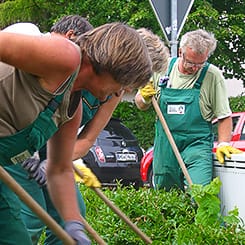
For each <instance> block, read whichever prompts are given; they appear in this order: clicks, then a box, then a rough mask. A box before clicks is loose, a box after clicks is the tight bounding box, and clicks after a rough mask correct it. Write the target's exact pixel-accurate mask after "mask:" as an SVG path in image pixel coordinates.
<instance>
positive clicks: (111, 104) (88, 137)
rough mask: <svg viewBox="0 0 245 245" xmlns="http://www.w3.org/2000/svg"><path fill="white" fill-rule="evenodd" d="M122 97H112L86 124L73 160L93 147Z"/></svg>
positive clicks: (75, 148) (79, 137)
mask: <svg viewBox="0 0 245 245" xmlns="http://www.w3.org/2000/svg"><path fill="white" fill-rule="evenodd" d="M120 100H121V97H115V96H114V97H112V98H111V99H110V100H109V101H108V102H106V103H105V104H103V105H102V106H100V108H99V110H98V111H97V112H96V114H95V116H94V118H93V119H92V120H91V121H90V122H89V123H87V124H86V126H85V127H84V129H83V130H82V132H81V133H80V135H79V136H78V139H77V141H76V143H75V147H74V152H73V160H76V159H78V158H81V157H83V156H85V155H86V154H87V153H88V151H89V149H90V148H91V147H92V145H93V143H94V142H95V140H96V138H97V137H98V135H99V134H100V132H101V130H103V128H104V127H105V126H106V124H107V123H108V121H109V120H110V118H111V116H112V113H113V111H114V109H115V108H116V107H117V105H118V103H119V102H120Z"/></svg>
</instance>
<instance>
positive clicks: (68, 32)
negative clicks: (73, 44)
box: [65, 30, 74, 39]
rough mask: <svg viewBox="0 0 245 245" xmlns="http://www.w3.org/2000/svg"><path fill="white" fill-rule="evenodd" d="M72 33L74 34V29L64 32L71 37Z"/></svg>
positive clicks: (67, 36)
mask: <svg viewBox="0 0 245 245" xmlns="http://www.w3.org/2000/svg"><path fill="white" fill-rule="evenodd" d="M73 35H74V30H69V31H67V32H66V34H65V37H66V38H68V39H71V37H72V36H73Z"/></svg>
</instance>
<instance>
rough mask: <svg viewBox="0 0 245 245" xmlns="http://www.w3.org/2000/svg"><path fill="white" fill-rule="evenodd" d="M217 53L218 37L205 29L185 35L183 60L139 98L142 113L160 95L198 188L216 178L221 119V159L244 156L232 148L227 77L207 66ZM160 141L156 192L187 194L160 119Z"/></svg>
mask: <svg viewBox="0 0 245 245" xmlns="http://www.w3.org/2000/svg"><path fill="white" fill-rule="evenodd" d="M215 48H216V39H215V38H214V36H213V35H212V34H210V33H208V32H206V31H204V30H200V29H199V30H196V31H192V32H188V33H186V34H185V35H183V36H182V38H181V41H180V48H179V58H172V59H170V61H169V66H168V70H167V73H166V75H165V76H162V75H160V76H158V77H157V79H156V80H154V85H153V86H152V85H151V84H148V85H147V86H146V87H145V88H143V89H140V90H139V92H138V94H137V96H136V103H137V105H138V107H139V108H141V109H145V108H147V107H149V104H150V103H147V101H148V102H150V101H151V97H152V96H153V95H155V94H156V90H159V97H158V102H159V106H160V108H161V112H162V114H163V116H164V118H165V120H166V122H167V124H168V127H169V129H170V132H171V134H172V136H173V138H174V140H175V143H176V145H177V147H178V150H179V152H180V154H181V156H182V158H183V161H184V163H185V165H186V167H187V170H188V173H189V175H190V177H191V180H192V182H193V183H195V184H202V185H206V184H208V183H210V181H211V179H212V174H213V173H212V169H213V164H212V147H213V136H212V124H211V121H212V120H213V119H214V118H216V117H217V118H218V119H219V129H218V133H219V134H218V137H219V139H218V140H219V147H218V150H217V152H218V156H219V158H218V159H219V160H220V161H221V162H223V161H224V155H225V154H226V153H228V156H229V154H231V153H240V152H241V151H239V150H237V149H235V148H233V147H231V146H229V141H230V139H231V131H232V119H231V117H230V115H231V110H230V107H229V101H228V96H227V92H226V88H225V83H224V78H223V76H222V74H221V72H220V71H219V69H218V68H217V67H216V66H214V65H211V64H209V63H208V62H207V60H208V57H209V56H210V55H211V54H212V52H213V51H214V50H215ZM155 130H156V132H155V141H154V155H153V174H154V186H155V188H156V189H159V188H165V189H166V190H170V188H172V187H178V188H181V189H182V190H183V189H184V186H186V185H187V184H188V183H187V182H186V180H185V179H184V175H183V173H182V170H181V168H180V166H179V164H178V161H177V159H176V157H175V154H174V152H173V150H172V147H171V145H170V143H169V141H168V138H167V135H166V133H165V132H164V130H163V127H162V125H161V123H160V121H159V119H157V121H156V129H155Z"/></svg>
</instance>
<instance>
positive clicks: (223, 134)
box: [218, 117, 232, 143]
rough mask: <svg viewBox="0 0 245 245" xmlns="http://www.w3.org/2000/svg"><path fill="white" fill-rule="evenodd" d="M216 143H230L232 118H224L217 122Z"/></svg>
mask: <svg viewBox="0 0 245 245" xmlns="http://www.w3.org/2000/svg"><path fill="white" fill-rule="evenodd" d="M218 123H219V124H218V142H219V143H221V142H230V140H231V134H232V118H231V117H226V118H224V119H220V120H219V121H218Z"/></svg>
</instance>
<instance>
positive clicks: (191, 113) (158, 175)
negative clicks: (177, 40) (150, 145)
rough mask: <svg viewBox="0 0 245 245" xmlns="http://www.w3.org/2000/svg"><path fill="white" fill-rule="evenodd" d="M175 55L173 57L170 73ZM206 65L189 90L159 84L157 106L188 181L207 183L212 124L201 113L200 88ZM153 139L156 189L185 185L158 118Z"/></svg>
mask: <svg viewBox="0 0 245 245" xmlns="http://www.w3.org/2000/svg"><path fill="white" fill-rule="evenodd" d="M175 61H176V58H174V59H172V60H171V62H170V65H169V69H168V72H167V75H168V76H169V74H170V72H171V70H172V67H173V64H174V62H175ZM207 69H208V64H207V65H206V66H205V67H204V68H203V69H202V71H201V74H200V76H199V78H198V80H197V81H196V83H195V85H194V87H193V88H191V89H172V88H167V87H166V84H162V85H161V84H160V85H159V86H160V87H161V91H160V98H159V105H160V108H161V111H162V113H163V116H164V118H165V120H166V122H167V124H168V127H169V129H170V132H171V134H172V136H173V138H174V140H175V143H176V145H177V147H178V149H179V152H180V154H181V156H182V158H183V161H184V163H185V165H186V167H187V170H188V173H189V175H190V177H191V180H192V182H193V183H195V184H202V185H206V184H208V183H209V182H210V181H211V179H212V147H213V136H212V125H211V123H209V122H207V121H205V120H204V119H203V117H202V115H201V112H200V106H199V97H200V87H201V84H202V81H203V79H204V77H205V74H206V71H207ZM155 129H156V132H155V141H154V157H153V174H154V186H155V188H156V189H159V188H165V189H166V190H170V188H172V187H179V188H181V189H182V190H183V189H184V185H187V183H186V181H185V180H184V175H183V173H182V170H181V168H180V167H179V163H178V161H177V159H176V157H175V154H174V152H173V150H172V147H171V145H170V143H169V141H168V138H167V136H166V134H165V132H164V129H163V127H162V125H161V122H160V121H159V119H158V120H157V121H156V127H155Z"/></svg>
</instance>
